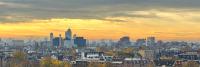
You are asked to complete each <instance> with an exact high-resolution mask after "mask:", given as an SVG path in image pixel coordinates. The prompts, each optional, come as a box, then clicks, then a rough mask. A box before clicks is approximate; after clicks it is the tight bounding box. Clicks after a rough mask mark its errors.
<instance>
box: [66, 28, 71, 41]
mask: <svg viewBox="0 0 200 67" xmlns="http://www.w3.org/2000/svg"><path fill="white" fill-rule="evenodd" d="M65 39H66V40H72V31H71V29H70V28H69V29H68V30H67V31H66V32H65Z"/></svg>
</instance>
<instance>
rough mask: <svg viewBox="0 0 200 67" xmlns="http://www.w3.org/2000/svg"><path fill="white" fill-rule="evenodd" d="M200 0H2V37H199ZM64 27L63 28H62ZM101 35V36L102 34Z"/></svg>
mask: <svg viewBox="0 0 200 67" xmlns="http://www.w3.org/2000/svg"><path fill="white" fill-rule="evenodd" d="M199 2H200V1H199V0H0V37H1V38H19V39H29V38H41V37H48V36H49V35H48V34H49V33H50V32H54V33H55V34H56V35H58V33H61V34H63V35H64V31H65V30H66V29H67V28H68V27H70V28H71V29H72V30H73V32H74V33H77V34H79V35H80V36H84V37H86V38H88V39H119V38H120V37H122V36H124V35H127V36H130V37H131V38H132V39H138V38H144V37H147V36H155V37H156V38H157V39H161V40H186V41H198V39H200V35H199V34H200V31H199V29H200V26H199V25H200V23H199V22H200V20H199V19H200V9H199V6H200V4H199ZM62 32H63V33H62ZM99 36H101V37H99Z"/></svg>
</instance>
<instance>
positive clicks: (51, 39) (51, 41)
mask: <svg viewBox="0 0 200 67" xmlns="http://www.w3.org/2000/svg"><path fill="white" fill-rule="evenodd" d="M53 38H54V37H53V33H52V32H51V33H50V43H51V45H52V46H53Z"/></svg>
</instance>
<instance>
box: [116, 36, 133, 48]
mask: <svg viewBox="0 0 200 67" xmlns="http://www.w3.org/2000/svg"><path fill="white" fill-rule="evenodd" d="M127 45H131V42H130V38H129V37H128V36H124V37H122V38H120V40H119V41H118V46H127Z"/></svg>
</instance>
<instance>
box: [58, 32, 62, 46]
mask: <svg viewBox="0 0 200 67" xmlns="http://www.w3.org/2000/svg"><path fill="white" fill-rule="evenodd" d="M59 47H62V36H61V34H59Z"/></svg>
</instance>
